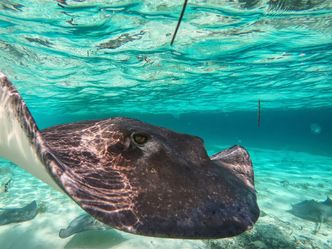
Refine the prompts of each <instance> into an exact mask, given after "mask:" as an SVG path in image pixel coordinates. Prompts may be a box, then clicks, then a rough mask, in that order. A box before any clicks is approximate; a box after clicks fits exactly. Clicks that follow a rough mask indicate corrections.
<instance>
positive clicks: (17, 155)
mask: <svg viewBox="0 0 332 249" xmlns="http://www.w3.org/2000/svg"><path fill="white" fill-rule="evenodd" d="M0 156H2V157H4V158H6V159H8V160H11V161H12V162H14V163H16V164H17V165H19V166H20V167H22V168H23V169H25V170H27V171H28V172H30V173H31V174H32V175H34V176H35V177H37V178H39V179H41V180H42V181H44V182H45V183H47V184H48V185H50V186H52V187H54V188H55V189H57V190H59V191H61V192H63V193H65V194H67V195H68V196H69V197H70V198H72V199H73V200H74V201H75V202H76V203H77V204H78V205H79V206H80V207H81V208H82V209H84V210H85V211H86V212H87V213H89V214H90V215H92V216H93V217H94V218H96V219H97V220H99V221H101V222H102V223H104V224H106V225H109V226H111V227H113V228H115V229H118V230H122V231H125V232H129V233H134V234H139V235H145V236H157V237H169V238H186V239H191V238H192V239H209V238H223V237H230V236H235V235H238V234H240V233H242V232H244V231H246V230H248V229H250V228H252V226H253V225H254V223H255V222H256V220H257V219H258V216H259V208H258V205H257V200H256V193H255V188H254V173H253V167H252V163H251V159H250V156H249V154H248V152H247V151H246V150H245V149H244V148H243V147H241V146H233V147H231V148H229V149H226V150H224V151H221V152H219V153H217V154H215V155H213V156H211V157H209V156H208V155H207V152H206V150H205V148H204V145H203V141H202V139H201V138H199V137H196V136H192V135H187V134H180V133H177V132H173V131H171V130H168V129H165V128H161V127H158V126H154V125H150V124H147V123H144V122H141V121H139V120H135V119H129V118H124V117H115V118H109V119H103V120H90V121H81V122H78V123H68V124H63V125H57V126H54V127H50V128H47V129H45V130H39V129H38V127H37V125H36V123H35V121H34V119H33V117H32V116H31V114H30V112H29V110H28V108H27V106H26V104H25V103H24V101H23V100H22V98H21V97H20V95H19V93H18V92H17V90H16V89H15V87H14V86H13V85H12V84H11V82H10V81H9V80H8V79H7V77H6V76H5V75H3V74H1V75H0Z"/></svg>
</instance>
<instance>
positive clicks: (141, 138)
mask: <svg viewBox="0 0 332 249" xmlns="http://www.w3.org/2000/svg"><path fill="white" fill-rule="evenodd" d="M131 137H132V139H133V141H134V143H135V144H137V145H143V144H145V143H146V142H147V141H148V136H147V135H145V134H142V133H133V134H132V136H131Z"/></svg>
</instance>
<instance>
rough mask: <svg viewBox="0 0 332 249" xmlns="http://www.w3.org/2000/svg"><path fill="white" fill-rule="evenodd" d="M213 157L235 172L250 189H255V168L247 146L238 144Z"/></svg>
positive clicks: (212, 157)
mask: <svg viewBox="0 0 332 249" xmlns="http://www.w3.org/2000/svg"><path fill="white" fill-rule="evenodd" d="M211 159H212V160H214V161H216V162H218V163H220V164H222V166H223V167H224V168H227V169H229V170H231V171H232V172H234V173H235V175H236V176H237V177H238V178H239V179H240V180H241V181H242V182H243V183H244V184H245V185H246V186H247V187H248V188H249V189H251V190H252V191H255V186H254V170H253V167H252V162H251V159H250V156H249V153H248V151H247V150H246V149H245V148H243V147H242V146H239V145H236V146H233V147H231V148H229V149H227V150H223V151H221V152H219V153H217V154H215V155H213V156H211Z"/></svg>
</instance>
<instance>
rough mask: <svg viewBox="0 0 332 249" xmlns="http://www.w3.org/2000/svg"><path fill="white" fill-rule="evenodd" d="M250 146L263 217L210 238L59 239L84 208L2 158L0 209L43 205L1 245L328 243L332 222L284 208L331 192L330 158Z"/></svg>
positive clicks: (212, 247) (210, 248) (40, 248)
mask: <svg viewBox="0 0 332 249" xmlns="http://www.w3.org/2000/svg"><path fill="white" fill-rule="evenodd" d="M219 147H220V146H219ZM221 148H222V147H221ZM249 151H250V153H251V156H252V160H253V164H254V170H255V184H256V190H257V197H258V203H259V206H260V209H261V216H260V218H259V220H258V222H257V223H256V225H255V226H254V228H253V229H252V230H250V231H247V232H245V233H243V234H241V235H239V236H237V237H234V238H227V239H220V240H209V241H201V240H181V239H160V238H150V237H144V236H136V235H132V234H127V233H123V232H120V231H117V230H113V229H110V230H106V231H88V232H82V233H79V234H76V235H73V236H71V237H68V238H66V239H61V238H59V236H58V233H59V230H60V229H61V228H66V227H67V225H68V224H69V222H70V221H71V220H72V219H74V218H75V217H77V216H78V215H80V214H82V213H83V211H82V210H81V209H80V208H79V207H78V206H77V205H76V204H75V203H74V202H73V201H72V200H70V199H69V198H68V197H66V196H64V195H62V194H61V193H58V192H56V191H54V190H52V189H51V188H49V187H48V186H47V185H45V184H44V183H42V182H40V181H39V180H37V179H36V178H34V177H32V176H31V175H29V174H28V173H26V172H24V171H23V170H21V169H20V168H18V167H16V166H15V165H13V164H10V163H8V162H6V161H0V180H1V178H2V179H3V178H4V177H8V175H10V176H11V178H12V181H11V183H10V186H9V189H8V192H5V193H0V208H8V207H20V206H24V205H26V204H28V203H30V202H31V201H33V200H36V201H37V203H38V205H39V206H43V207H44V211H43V212H40V213H39V214H38V215H37V216H36V217H35V218H34V219H33V220H30V221H26V222H22V223H14V224H8V225H3V226H0V249H21V248H25V249H44V248H52V249H60V248H61V249H62V248H89V249H95V248H96V249H108V248H112V249H141V248H142V249H149V248H158V249H159V248H160V249H164V248H165V249H172V248H176V249H189V248H190V249H191V248H193V249H219V248H220V249H221V248H223V249H225V248H232V249H233V248H234V249H236V248H249V249H254V248H259V249H264V248H266V249H279V248H280V249H288V248H304V249H306V248H308V249H309V248H310V249H313V248H317V249H318V248H319V249H328V248H332V224H327V223H323V224H322V225H321V228H320V230H319V232H318V233H314V229H315V223H313V222H311V221H307V220H303V219H300V218H298V217H295V216H293V215H292V214H290V213H288V212H287V210H289V209H290V208H291V204H295V203H297V202H300V201H303V200H310V199H315V200H317V201H323V200H325V199H326V197H327V196H332V158H331V157H323V156H318V155H312V154H307V153H301V152H293V151H287V150H262V149H257V148H249ZM0 182H1V181H0Z"/></svg>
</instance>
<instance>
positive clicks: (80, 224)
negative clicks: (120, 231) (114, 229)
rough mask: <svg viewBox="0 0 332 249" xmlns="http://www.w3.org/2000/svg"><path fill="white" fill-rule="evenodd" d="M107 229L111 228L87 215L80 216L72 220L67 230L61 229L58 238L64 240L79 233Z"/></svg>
mask: <svg viewBox="0 0 332 249" xmlns="http://www.w3.org/2000/svg"><path fill="white" fill-rule="evenodd" d="M107 229H111V227H110V226H107V225H105V224H104V223H102V222H100V221H98V220H96V219H95V218H94V217H92V216H91V215H89V214H82V215H80V216H78V217H76V218H75V219H74V220H72V221H71V222H70V224H69V226H68V227H67V228H65V229H61V230H60V232H59V237H60V238H62V239H64V238H67V237H69V236H72V235H73V234H76V233H81V232H84V231H91V230H107Z"/></svg>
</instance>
